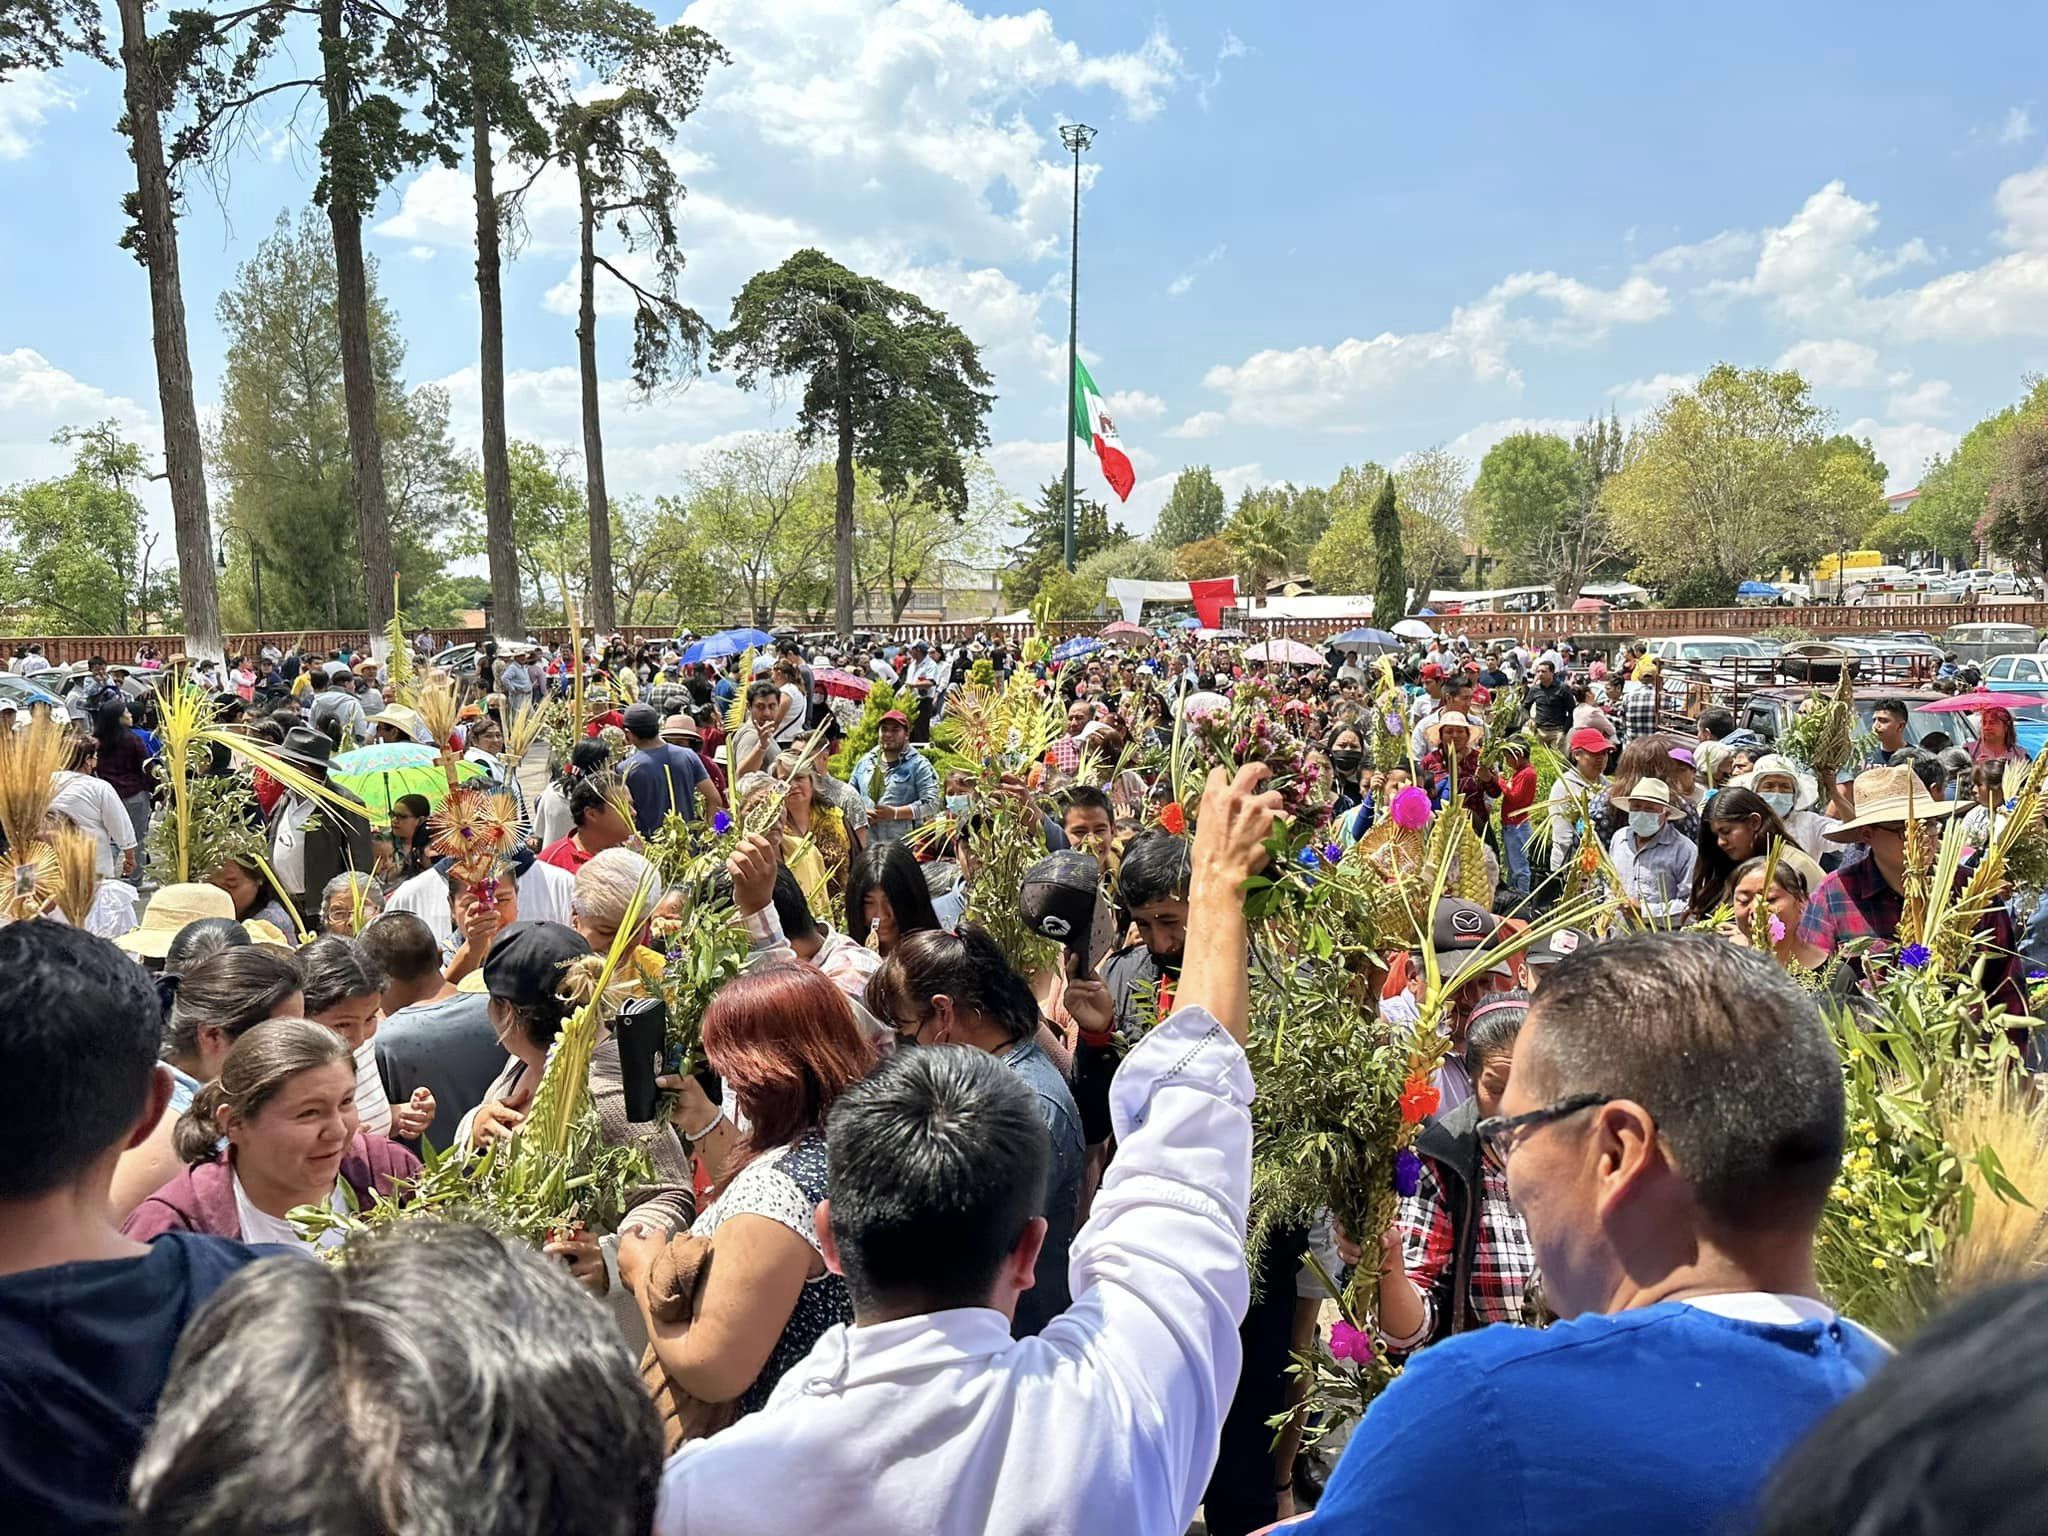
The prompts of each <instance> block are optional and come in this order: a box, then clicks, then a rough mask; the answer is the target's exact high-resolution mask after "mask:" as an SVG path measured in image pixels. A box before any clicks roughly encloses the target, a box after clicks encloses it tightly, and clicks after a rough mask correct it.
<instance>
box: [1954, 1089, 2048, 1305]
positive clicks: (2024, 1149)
mask: <svg viewBox="0 0 2048 1536" xmlns="http://www.w3.org/2000/svg"><path fill="white" fill-rule="evenodd" d="M1943 1130H1944V1132H1945V1134H1946V1135H1947V1138H1948V1140H1949V1143H1950V1144H1951V1145H1952V1146H1953V1147H1954V1148H1955V1149H1956V1155H1957V1156H1958V1157H1959V1158H1961V1159H1963V1166H1964V1170H1965V1172H1964V1177H1965V1180H1966V1187H1967V1189H1968V1191H1969V1193H1968V1195H1967V1196H1966V1200H1967V1203H1968V1206H1969V1217H1968V1219H1967V1222H1966V1223H1965V1225H1964V1228H1963V1230H1962V1231H1961V1232H1960V1233H1958V1234H1957V1236H1956V1238H1955V1240H1954V1241H1953V1242H1951V1243H1950V1244H1949V1247H1948V1251H1947V1252H1946V1253H1945V1254H1944V1255H1943V1263H1942V1278H1941V1289H1942V1294H1943V1297H1944V1299H1948V1298H1952V1297H1955V1296H1957V1295H1961V1294H1963V1293H1964V1292H1967V1291H1976V1290H1982V1289H1983V1288H1984V1287H1985V1286H1988V1285H1998V1284H2001V1283H2002V1282H2004V1281H2007V1280H2025V1279H2030V1278H2032V1277H2034V1276H2036V1275H2039V1274H2040V1273H2042V1271H2043V1270H2044V1269H2048V1134H2044V1133H2048V1123H2044V1120H2043V1114H2042V1108H2041V1106H2040V1105H2039V1104H2038V1103H2030V1102H2029V1101H2028V1100H2027V1099H2026V1098H2025V1097H2024V1096H2023V1094H2022V1092H2021V1090H2019V1089H2018V1088H2016V1087H2014V1086H2013V1085H2012V1083H2011V1082H2010V1081H2003V1080H2002V1081H2000V1082H1997V1083H1985V1084H1981V1085H1979V1086H1978V1087H1977V1088H1975V1089H1974V1090H1973V1091H1972V1092H1971V1093H1970V1094H1969V1095H1968V1096H1967V1097H1966V1098H1964V1100H1963V1101H1962V1103H1961V1104H1960V1105H1958V1106H1957V1108H1956V1110H1955V1112H1954V1114H1953V1115H1951V1116H1950V1117H1949V1118H1948V1120H1947V1122H1946V1123H1945V1125H1944V1127H1943ZM1987 1148H1988V1149H1989V1150H1990V1152H1991V1153H1992V1157H1991V1158H1990V1159H1986V1158H1985V1156H1984V1150H1985V1149H1987ZM1994 1169H1995V1170H1996V1172H1995V1173H1994V1171H1993V1170H1994Z"/></svg>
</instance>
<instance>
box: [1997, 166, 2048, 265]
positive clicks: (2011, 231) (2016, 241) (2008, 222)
mask: <svg viewBox="0 0 2048 1536" xmlns="http://www.w3.org/2000/svg"><path fill="white" fill-rule="evenodd" d="M1993 206H1994V207H1996V208H1997V209H1998V216H1999V217H2000V218H2001V219H2003V220H2004V221H2005V224H2004V227H2003V228H2001V229H2000V230H1999V232H1998V239H1999V243H2000V244H2002V245H2006V246H2010V247H2011V248H2012V249H2014V250H2019V251H2039V250H2048V165H2037V166H2035V167H2034V169H2032V170H2031V171H2021V172H2020V173H2019V174H2018V175H2016V176H2008V177H2006V178H2005V180H2004V181H2001V182H2000V183H1999V184H1998V194H1997V196H1996V197H1995V198H1994V199H1993Z"/></svg>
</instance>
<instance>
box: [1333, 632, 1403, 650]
mask: <svg viewBox="0 0 2048 1536" xmlns="http://www.w3.org/2000/svg"><path fill="white" fill-rule="evenodd" d="M1323 643H1324V644H1325V645H1336V646H1362V645H1380V646H1385V647H1386V648H1387V649H1388V650H1390V651H1398V650H1399V649H1400V648H1401V642H1400V640H1399V639H1398V638H1397V637H1396V636H1394V635H1390V634H1388V633H1387V632H1386V631H1385V630H1384V629H1347V630H1345V631H1344V633H1343V634H1341V635H1332V636H1330V638H1329V639H1328V640H1326V641H1324V642H1323Z"/></svg>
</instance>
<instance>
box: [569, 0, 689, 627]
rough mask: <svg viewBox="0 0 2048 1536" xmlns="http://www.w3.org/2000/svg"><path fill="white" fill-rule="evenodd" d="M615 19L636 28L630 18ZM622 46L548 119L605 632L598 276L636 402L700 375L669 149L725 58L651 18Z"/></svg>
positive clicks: (594, 570)
mask: <svg viewBox="0 0 2048 1536" xmlns="http://www.w3.org/2000/svg"><path fill="white" fill-rule="evenodd" d="M623 9H624V10H626V11H628V12H631V13H633V14H634V15H636V16H640V17H644V16H645V13H644V12H640V11H639V10H638V8H637V7H625V8H623ZM646 21H647V23H648V25H647V26H646V27H644V28H636V29H635V30H634V31H632V32H631V33H629V34H628V35H627V36H626V37H624V38H621V39H620V41H621V42H622V43H623V44H624V45H625V46H626V50H627V62H626V64H625V67H624V68H623V70H621V72H620V74H619V75H618V77H617V78H615V79H614V80H613V81H612V86H611V89H610V90H609V91H608V92H607V93H606V94H604V95H602V96H597V97H594V98H591V99H588V100H583V99H571V100H570V101H568V102H566V103H565V104H564V105H563V106H562V108H561V110H560V112H559V114H558V116H557V119H556V125H555V136H556V143H557V146H558V147H557V151H556V154H557V158H558V159H559V160H560V161H561V162H562V163H563V164H565V165H567V166H569V167H570V168H571V169H572V170H573V171H574V172H575V176H576V207H577V229H578V250H577V260H576V276H577V308H576V366H577V372H578V374H579V376H580V378H581V381H582V393H583V470H584V483H585V496H586V499H587V501H588V503H589V507H590V571H591V584H590V598H591V603H590V619H591V623H592V624H593V625H594V626H595V627H597V628H599V629H609V628H611V627H612V625H613V622H614V618H613V612H612V568H611V567H612V551H611V536H610V530H611V510H610V509H611V502H610V497H609V495H608V493H607V491H606V488H605V477H604V436H603V423H602V420H601V415H600V411H599V407H598V377H597V280H598V274H599V273H600V272H602V273H603V274H604V275H605V276H606V277H607V278H609V279H610V280H611V281H612V282H613V283H615V284H617V285H618V286H619V287H620V288H623V289H624V290H625V292H626V295H627V297H628V298H629V299H630V301H631V303H632V306H633V382H634V385H635V386H636V387H637V388H638V389H639V390H640V392H641V393H642V394H646V393H649V392H651V391H653V390H655V389H658V388H660V387H661V386H662V385H664V384H667V383H670V382H672V381H675V380H678V379H683V378H688V377H690V376H692V375H694V374H695V373H696V372H697V367H698V361H699V359H700V358H701V356H702V355H703V349H704V343H705V341H706V339H707V338H708V337H709V336H710V334H711V331H710V327H709V326H707V325H706V324H705V323H704V317H703V316H701V315H699V314H698V313H697V311H696V310H694V309H692V308H690V307H689V306H688V305H687V304H685V303H683V302H682V300H681V299H679V298H678V297H677V296H676V284H677V281H678V280H679V279H680V277H681V276H682V270H683V252H682V243H681V241H680V240H679V239H678V237H677V233H676V207H677V205H678V204H679V203H681V201H682V198H683V184H682V181H681V180H680V179H679V178H678V177H677V175H676V173H675V168H674V167H673V166H672V165H670V164H669V159H668V154H667V149H668V146H670V145H672V144H673V143H674V141H675V137H676V130H677V128H678V127H679V126H680V124H681V123H682V120H683V119H684V118H685V117H687V116H688V115H689V114H690V113H691V112H694V111H695V110H696V108H697V104H698V102H699V101H700V100H702V99H703V94H704V79H705V76H706V75H707V74H708V73H709V72H710V70H711V66H712V65H713V64H715V63H719V62H722V61H724V60H725V58H726V57H727V55H726V53H725V50H724V49H723V48H721V47H719V45H718V44H717V43H716V42H714V41H713V40H712V38H711V36H710V35H709V34H708V33H705V32H702V31H699V30H698V29H697V28H696V27H689V26H681V25H677V26H673V27H664V28H661V29H659V30H656V29H655V28H654V27H653V26H652V18H651V17H646ZM600 224H609V225H611V227H612V228H613V229H614V230H615V231H616V233H617V234H618V237H619V241H620V243H621V245H622V246H623V247H624V249H625V251H626V252H628V253H629V254H631V253H644V254H645V255H646V256H647V257H648V259H649V261H650V262H651V264H652V267H653V275H652V277H651V278H649V279H648V280H647V281H646V282H642V281H640V280H639V279H638V278H636V277H634V276H632V275H630V274H629V273H628V271H627V270H626V268H625V267H624V266H622V265H621V264H620V263H618V262H615V261H613V260H612V259H611V258H610V257H609V256H601V255H599V254H598V249H597V232H598V227H599V225H600Z"/></svg>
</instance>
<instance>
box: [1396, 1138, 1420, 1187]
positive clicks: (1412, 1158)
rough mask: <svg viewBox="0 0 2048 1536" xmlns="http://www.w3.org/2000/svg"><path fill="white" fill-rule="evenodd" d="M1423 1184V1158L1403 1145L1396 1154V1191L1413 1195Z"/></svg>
mask: <svg viewBox="0 0 2048 1536" xmlns="http://www.w3.org/2000/svg"><path fill="white" fill-rule="evenodd" d="M1421 1184H1422V1159H1421V1158H1419V1157H1417V1156H1416V1155H1415V1153H1414V1152H1413V1151H1412V1150H1411V1149H1409V1148H1407V1147H1403V1148H1402V1149H1401V1150H1400V1151H1398V1152H1396V1153H1395V1154H1394V1193H1395V1194H1397V1195H1412V1194H1414V1193H1415V1191H1416V1190H1417V1189H1418V1188H1419V1187H1420V1186H1421Z"/></svg>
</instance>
